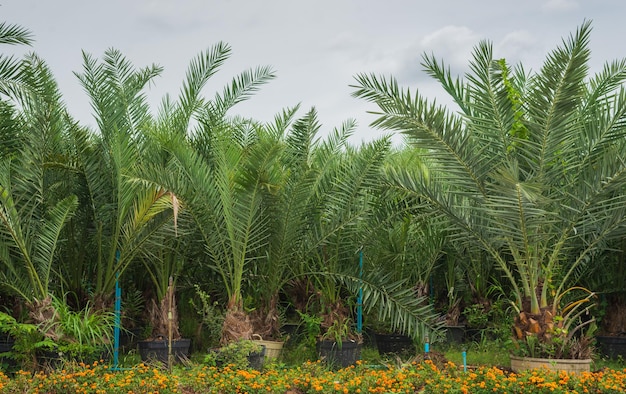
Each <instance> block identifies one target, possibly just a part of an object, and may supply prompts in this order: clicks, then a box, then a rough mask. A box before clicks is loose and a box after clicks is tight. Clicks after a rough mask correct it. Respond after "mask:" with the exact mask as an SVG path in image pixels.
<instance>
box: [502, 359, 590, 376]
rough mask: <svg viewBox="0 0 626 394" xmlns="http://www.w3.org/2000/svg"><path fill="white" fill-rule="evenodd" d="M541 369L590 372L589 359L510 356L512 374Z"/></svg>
mask: <svg viewBox="0 0 626 394" xmlns="http://www.w3.org/2000/svg"><path fill="white" fill-rule="evenodd" d="M541 368H547V369H549V370H551V371H565V372H575V373H580V372H589V371H590V370H591V359H587V360H568V359H552V358H532V357H517V356H511V369H512V370H513V371H514V372H522V371H527V370H531V369H541Z"/></svg>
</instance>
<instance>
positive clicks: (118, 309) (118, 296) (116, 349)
mask: <svg viewBox="0 0 626 394" xmlns="http://www.w3.org/2000/svg"><path fill="white" fill-rule="evenodd" d="M115 260H116V263H119V261H120V252H119V250H118V251H116V252H115ZM119 277H120V273H119V272H117V273H116V274H115V328H114V329H113V369H114V370H117V369H118V368H119V355H120V328H121V325H122V322H121V316H122V289H121V288H120V283H119Z"/></svg>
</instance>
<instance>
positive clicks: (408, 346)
mask: <svg viewBox="0 0 626 394" xmlns="http://www.w3.org/2000/svg"><path fill="white" fill-rule="evenodd" d="M375 337H376V348H377V349H378V353H379V354H381V355H382V354H400V353H407V352H413V351H414V350H415V346H413V341H412V340H411V338H410V337H408V336H406V335H402V334H380V333H376V334H375Z"/></svg>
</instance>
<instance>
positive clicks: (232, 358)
mask: <svg viewBox="0 0 626 394" xmlns="http://www.w3.org/2000/svg"><path fill="white" fill-rule="evenodd" d="M262 351H263V345H259V344H257V343H255V342H254V341H249V340H245V339H242V340H239V341H235V342H231V343H229V344H228V345H226V346H223V347H221V348H219V349H217V350H215V351H211V352H209V353H208V354H207V355H206V356H205V357H204V364H206V365H209V366H227V365H230V366H231V367H232V368H234V369H245V368H249V367H250V361H249V357H250V355H253V354H261V352H262Z"/></svg>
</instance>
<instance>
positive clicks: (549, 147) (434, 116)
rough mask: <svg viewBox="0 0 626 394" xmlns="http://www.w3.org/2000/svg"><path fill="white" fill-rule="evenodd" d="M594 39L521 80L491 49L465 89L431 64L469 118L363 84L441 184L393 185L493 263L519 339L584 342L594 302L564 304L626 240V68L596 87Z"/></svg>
mask: <svg viewBox="0 0 626 394" xmlns="http://www.w3.org/2000/svg"><path fill="white" fill-rule="evenodd" d="M590 30H591V27H590V23H588V22H585V23H584V24H583V25H582V26H581V27H580V28H579V29H578V30H577V31H576V33H575V34H573V35H572V36H570V37H569V39H567V40H564V42H563V45H562V46H561V47H558V48H557V49H555V50H554V51H552V52H551V53H550V54H549V56H548V57H547V59H546V60H545V62H544V64H543V66H542V68H541V69H540V71H539V72H537V73H527V72H525V71H524V69H523V68H522V66H521V65H520V66H517V67H515V68H514V69H513V70H511V69H510V66H509V65H508V64H507V63H506V62H505V61H504V60H502V59H500V60H497V59H494V56H493V49H492V46H491V44H490V43H488V42H481V43H480V44H479V45H478V46H477V47H476V48H475V50H474V53H473V59H472V61H471V63H470V70H471V72H470V73H468V74H467V75H466V78H465V80H464V79H461V78H456V79H454V78H453V77H452V76H451V73H450V71H449V69H446V67H445V65H444V64H443V62H438V61H437V60H436V59H435V58H433V57H432V56H426V55H425V56H424V61H423V66H424V67H425V69H426V72H427V73H428V74H429V75H430V76H432V77H434V78H435V79H436V80H437V81H438V82H440V83H441V85H442V87H443V88H444V89H445V91H446V92H447V93H448V94H449V95H450V96H451V97H452V99H453V100H454V102H455V104H456V105H457V106H458V109H459V112H458V113H452V112H451V111H449V110H447V109H445V108H442V107H439V106H436V105H435V104H434V103H433V102H431V101H429V100H427V99H425V98H423V97H422V96H421V95H420V94H419V92H414V93H412V92H410V91H409V90H402V89H400V88H399V87H398V84H397V82H396V81H395V80H394V79H393V78H389V79H387V78H379V77H376V76H373V75H359V76H357V77H356V79H357V81H358V84H357V86H356V91H355V93H354V95H355V96H357V97H360V98H363V99H365V100H368V101H371V102H373V103H375V104H376V105H377V106H378V108H379V109H380V111H378V112H376V113H377V114H378V115H379V117H378V118H377V119H376V121H375V122H374V125H376V126H378V127H381V128H383V129H388V130H395V131H399V132H402V133H404V134H405V135H406V136H408V137H409V138H410V141H411V142H412V143H413V144H414V145H416V146H419V147H420V148H422V150H421V151H420V152H422V155H423V156H424V157H425V158H427V161H428V163H429V165H430V166H431V168H430V169H431V171H430V172H429V174H430V176H429V177H424V176H421V175H420V173H416V172H410V171H409V170H399V171H390V172H389V173H388V176H389V181H390V182H391V184H393V186H394V187H396V188H399V189H401V190H405V191H408V192H410V193H414V194H415V195H416V196H419V198H420V199H421V200H423V201H428V203H429V204H430V207H431V209H432V211H433V212H434V213H436V214H438V215H441V216H443V217H445V218H447V219H448V220H449V221H450V222H451V223H452V225H453V226H454V230H455V232H456V236H455V237H454V238H453V241H454V242H457V243H460V244H465V245H467V247H468V248H469V249H471V247H472V245H479V246H480V247H481V248H482V249H483V250H484V251H486V252H487V253H489V254H490V255H491V257H492V258H493V259H494V260H495V264H496V265H497V266H498V268H499V269H501V270H502V272H503V273H504V275H505V277H506V278H508V281H509V283H510V285H511V287H512V289H513V297H514V299H513V302H514V305H515V307H516V309H517V311H518V318H517V320H516V325H515V329H516V330H515V331H516V335H517V338H519V339H525V338H526V337H527V336H528V337H533V338H538V339H540V341H545V342H550V341H552V340H554V339H555V338H557V339H559V340H561V341H562V342H564V343H565V342H569V340H570V339H572V335H573V331H576V328H578V327H579V326H576V324H577V323H576V322H577V321H578V319H577V317H578V316H580V314H581V313H582V312H583V311H584V310H585V308H586V307H585V305H588V304H586V303H585V301H589V298H590V296H589V294H588V293H587V292H584V294H583V295H582V296H580V298H579V299H578V300H577V301H578V302H576V303H573V304H570V305H569V307H566V306H565V305H563V302H562V301H563V300H564V294H567V293H569V295H568V297H570V298H571V295H572V293H571V291H572V290H570V286H571V285H572V284H574V283H576V279H577V277H578V275H580V274H581V273H582V272H584V270H585V268H586V267H587V265H588V264H589V262H590V261H593V257H594V256H595V255H596V253H598V252H599V251H602V250H603V248H604V247H605V246H606V244H607V242H608V241H609V240H611V239H612V238H614V237H616V236H620V235H621V234H622V233H623V230H624V221H625V220H626V217H625V216H624V213H626V212H625V210H626V205H625V203H626V194H625V193H624V186H625V184H626V171H625V170H626V164H625V163H626V161H625V160H624V159H626V157H624V156H625V153H624V152H625V150H624V143H625V142H624V141H626V139H625V138H624V136H625V134H626V128H625V127H624V124H625V123H624V120H625V117H624V114H625V111H626V95H625V94H624V91H623V89H622V83H623V82H624V79H625V78H626V61H624V60H620V61H614V62H612V63H608V64H606V65H605V67H604V69H603V70H602V71H601V72H600V73H598V74H597V75H595V76H594V77H592V78H590V79H587V73H588V68H589V67H588V61H589V48H588V44H589V43H588V42H589V34H590ZM557 316H559V317H557ZM565 352H567V349H565V346H561V347H559V350H558V351H557V352H556V353H557V354H556V355H557V357H558V353H565ZM563 355H565V354H563ZM581 355H582V354H581ZM570 356H577V355H576V354H571V355H570Z"/></svg>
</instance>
